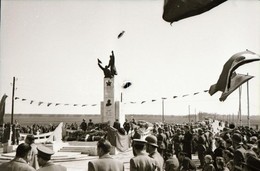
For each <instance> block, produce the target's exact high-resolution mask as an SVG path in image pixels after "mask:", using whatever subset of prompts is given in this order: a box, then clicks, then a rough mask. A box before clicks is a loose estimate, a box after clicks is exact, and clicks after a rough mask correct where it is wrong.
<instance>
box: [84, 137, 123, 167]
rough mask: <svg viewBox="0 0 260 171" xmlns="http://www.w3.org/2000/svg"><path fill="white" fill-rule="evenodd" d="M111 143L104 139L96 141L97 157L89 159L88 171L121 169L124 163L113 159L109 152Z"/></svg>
mask: <svg viewBox="0 0 260 171" xmlns="http://www.w3.org/2000/svg"><path fill="white" fill-rule="evenodd" d="M111 148H112V145H111V144H110V142H109V141H107V140H105V139H100V140H99V141H98V143H97V153H98V156H99V159H97V160H94V161H89V163H88V171H110V170H113V171H123V170H124V164H123V163H122V162H121V161H119V160H116V159H113V158H112V157H111V156H110V155H109V152H110V150H111Z"/></svg>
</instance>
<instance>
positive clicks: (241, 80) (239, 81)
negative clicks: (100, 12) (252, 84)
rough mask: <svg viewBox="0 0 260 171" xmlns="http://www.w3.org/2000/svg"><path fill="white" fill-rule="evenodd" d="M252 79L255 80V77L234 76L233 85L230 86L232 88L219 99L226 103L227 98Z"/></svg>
mask: <svg viewBox="0 0 260 171" xmlns="http://www.w3.org/2000/svg"><path fill="white" fill-rule="evenodd" d="M251 78H253V76H251V75H243V74H237V75H234V76H233V78H232V79H231V84H230V88H229V89H226V90H225V91H224V92H223V93H222V95H221V97H220V98H219V100H220V101H225V100H226V98H227V97H228V96H229V95H230V94H231V93H232V92H233V91H235V90H236V89H237V88H238V87H239V86H241V85H242V84H244V83H245V82H247V81H248V80H250V79H251Z"/></svg>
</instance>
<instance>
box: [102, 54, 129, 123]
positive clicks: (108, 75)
mask: <svg viewBox="0 0 260 171" xmlns="http://www.w3.org/2000/svg"><path fill="white" fill-rule="evenodd" d="M111 53H112V54H111V55H110V60H109V63H108V65H106V66H104V67H103V66H102V62H101V61H100V60H99V59H98V66H99V67H100V68H101V69H102V70H103V72H104V81H103V85H104V98H103V101H101V105H100V108H101V109H100V111H101V122H109V124H110V126H113V123H114V122H115V120H116V119H118V120H119V122H120V124H121V126H122V125H123V123H124V121H125V115H124V114H122V112H121V110H120V102H119V101H115V89H114V84H115V75H117V70H116V66H115V55H114V52H113V51H112V52H111Z"/></svg>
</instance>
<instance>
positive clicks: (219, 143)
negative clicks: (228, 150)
mask: <svg viewBox="0 0 260 171" xmlns="http://www.w3.org/2000/svg"><path fill="white" fill-rule="evenodd" d="M215 146H216V149H215V150H214V152H213V156H212V157H213V160H214V166H215V168H216V167H217V164H216V158H217V157H222V156H223V153H224V150H225V141H224V140H223V139H222V138H220V137H216V138H215Z"/></svg>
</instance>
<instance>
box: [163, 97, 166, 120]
mask: <svg viewBox="0 0 260 171" xmlns="http://www.w3.org/2000/svg"><path fill="white" fill-rule="evenodd" d="M165 99H166V98H165V97H162V122H163V123H164V122H165V119H164V100H165Z"/></svg>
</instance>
